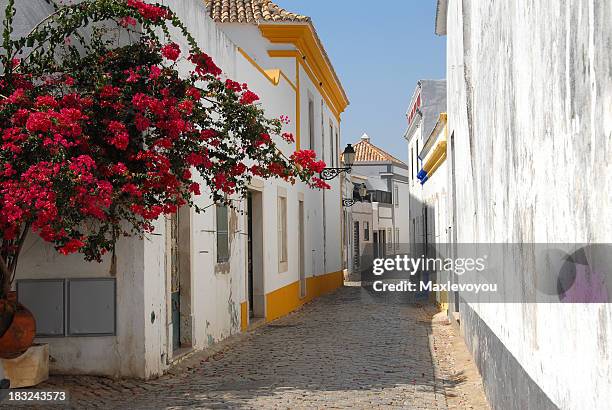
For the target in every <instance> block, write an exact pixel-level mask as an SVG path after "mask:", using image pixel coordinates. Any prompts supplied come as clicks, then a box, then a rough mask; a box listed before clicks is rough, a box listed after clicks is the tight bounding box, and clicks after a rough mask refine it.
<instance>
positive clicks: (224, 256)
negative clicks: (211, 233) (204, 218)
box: [216, 205, 229, 263]
mask: <svg viewBox="0 0 612 410" xmlns="http://www.w3.org/2000/svg"><path fill="white" fill-rule="evenodd" d="M216 214H217V263H224V262H227V261H229V229H228V226H229V225H228V217H227V206H225V205H217V212H216Z"/></svg>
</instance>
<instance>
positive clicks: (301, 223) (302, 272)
mask: <svg viewBox="0 0 612 410" xmlns="http://www.w3.org/2000/svg"><path fill="white" fill-rule="evenodd" d="M298 225H299V226H298V230H299V232H298V253H299V270H300V298H305V297H306V264H305V262H304V244H305V241H304V228H305V226H304V201H299V202H298Z"/></svg>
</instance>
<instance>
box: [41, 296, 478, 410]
mask: <svg viewBox="0 0 612 410" xmlns="http://www.w3.org/2000/svg"><path fill="white" fill-rule="evenodd" d="M432 312H433V309H431V308H430V307H426V308H423V307H421V306H419V305H403V306H400V305H399V304H396V303H388V302H386V301H384V300H375V299H373V298H372V297H371V296H370V295H369V294H368V293H367V292H366V291H365V290H363V289H362V288H360V287H347V288H343V289H341V290H339V291H338V292H336V293H334V294H331V295H327V296H324V297H322V298H320V299H319V300H317V301H315V302H313V303H311V304H309V305H307V306H305V307H304V308H303V309H301V310H300V311H298V312H296V313H295V314H292V315H290V316H288V317H286V318H283V319H281V320H278V321H276V322H273V323H272V324H270V325H268V326H263V327H260V328H259V329H257V330H255V331H253V332H250V333H248V334H246V335H243V336H240V337H239V339H238V340H235V341H234V342H233V343H230V344H228V345H227V346H225V347H224V348H223V349H221V350H220V351H218V352H216V353H215V354H213V355H212V356H209V357H208V356H207V357H204V356H202V354H196V355H194V356H193V357H192V358H190V359H189V360H187V361H186V362H185V363H183V364H182V365H180V366H179V368H177V369H176V370H175V371H174V372H173V373H174V374H169V375H166V376H164V377H161V378H159V379H157V380H152V381H149V382H145V383H136V382H134V381H111V380H110V379H103V378H95V377H59V376H56V377H52V378H51V380H50V381H49V382H48V383H47V384H46V385H45V386H42V387H41V388H45V389H52V388H64V389H67V390H69V391H70V394H71V405H72V406H75V407H79V408H82V407H89V406H91V407H94V406H95V407H104V408H148V409H150V408H287V409H289V408H291V409H295V408H323V407H326V408H349V407H351V408H371V407H384V408H405V409H445V408H449V407H453V406H452V405H449V401H448V397H451V398H452V397H456V396H457V395H456V394H450V395H449V394H448V393H449V391H450V390H449V386H450V380H451V378H446V377H445V376H443V375H442V373H441V371H447V373H448V369H446V370H444V369H440V366H438V365H435V366H434V364H433V363H436V361H437V359H436V358H435V357H432V354H431V352H433V351H434V350H435V349H438V350H440V347H439V346H440V344H439V343H432V330H431V329H432V321H431V317H432ZM447 327H449V326H447ZM430 346H434V347H430ZM442 367H444V366H442ZM450 372H452V370H450ZM463 404H465V403H463ZM459 408H469V406H468V405H467V404H465V405H461V406H460V407H459ZM478 408H480V407H478Z"/></svg>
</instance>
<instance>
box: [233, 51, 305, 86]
mask: <svg viewBox="0 0 612 410" xmlns="http://www.w3.org/2000/svg"><path fill="white" fill-rule="evenodd" d="M238 52H239V53H240V54H242V56H243V57H244V58H245V59H246V60H247V61H248V62H249V63H251V65H252V66H253V67H255V68H256V69H257V71H259V72H260V73H261V75H263V76H264V77H265V78H266V79H267V80H268V81H270V82H271V83H272V85H278V84H279V83H280V79H281V77H282V78H284V79H285V80H286V81H287V83H289V85H290V86H291V88H293V90H294V91H296V90H297V87H296V86H295V84H293V82H292V81H291V80H289V77H287V75H285V73H283V71H282V70H281V69H279V68H273V69H269V70H265V69H263V68H262V67H261V66H260V65H259V64H257V62H256V61H255V60H254V59H253V58H252V57H251V56H250V55H249V54H248V53H247V52H246V51H244V50H243V49H241V48H240V47H238Z"/></svg>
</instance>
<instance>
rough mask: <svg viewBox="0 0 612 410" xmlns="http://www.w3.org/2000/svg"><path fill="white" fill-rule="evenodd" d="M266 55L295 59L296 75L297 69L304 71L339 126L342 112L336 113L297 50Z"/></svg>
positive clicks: (272, 51) (278, 51)
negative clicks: (300, 68)
mask: <svg viewBox="0 0 612 410" xmlns="http://www.w3.org/2000/svg"><path fill="white" fill-rule="evenodd" d="M268 55H269V56H270V57H273V58H295V61H296V73H297V75H299V72H300V70H299V67H302V68H303V69H304V71H305V72H306V75H308V78H310V81H311V82H312V83H313V84H314V86H315V88H316V89H317V91H319V94H321V97H323V100H325V103H326V104H327V106H328V107H329V109H330V111H331V112H332V114H333V115H334V118H336V121H338V124H340V114H341V113H342V112H340V111H338V110H337V109H336V108H335V107H334V105H333V103H332V101H331V99H330V98H329V97H328V95H327V93H326V91H325V90H324V89H323V87H322V86H321V84H319V83H320V82H321V81H319V79H318V78H317V77H316V76H315V74H314V73H313V72H312V70H311V69H310V67H309V66H308V65H307V64H306V63H305V62H304V58H303V56H302V54H301V53H300V52H299V51H297V50H268ZM298 88H299V87H298Z"/></svg>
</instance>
